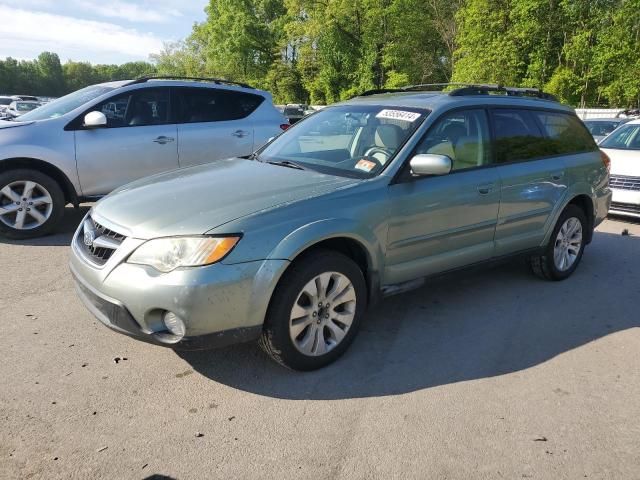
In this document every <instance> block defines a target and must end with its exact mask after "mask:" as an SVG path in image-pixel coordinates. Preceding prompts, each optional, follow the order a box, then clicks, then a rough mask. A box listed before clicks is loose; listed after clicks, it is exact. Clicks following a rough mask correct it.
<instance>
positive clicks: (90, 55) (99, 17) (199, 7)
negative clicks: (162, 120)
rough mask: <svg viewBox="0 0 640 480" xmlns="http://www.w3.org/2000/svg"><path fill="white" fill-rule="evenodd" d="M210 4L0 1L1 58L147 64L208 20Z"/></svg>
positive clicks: (178, 0)
mask: <svg viewBox="0 0 640 480" xmlns="http://www.w3.org/2000/svg"><path fill="white" fill-rule="evenodd" d="M207 3H208V1H207V0H0V58H2V59H4V58H5V57H13V58H17V59H21V60H22V59H33V58H35V57H37V56H38V55H39V54H40V53H41V52H43V51H50V52H55V53H57V54H58V55H59V56H60V60H61V61H62V62H63V63H64V62H66V61H67V60H74V61H87V62H91V63H94V64H96V63H116V64H121V63H125V62H129V61H135V60H148V59H149V54H151V53H157V52H159V51H160V50H161V49H162V46H163V42H171V41H176V40H181V39H183V38H185V37H186V36H188V35H189V33H191V27H192V26H193V23H194V22H200V21H202V20H204V19H205V13H204V7H205V5H206V4H207Z"/></svg>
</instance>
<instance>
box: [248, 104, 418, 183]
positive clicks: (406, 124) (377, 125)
mask: <svg viewBox="0 0 640 480" xmlns="http://www.w3.org/2000/svg"><path fill="white" fill-rule="evenodd" d="M428 113H429V112H428V111H427V110H422V109H418V108H409V107H392V106H381V105H341V106H336V107H327V108H325V109H323V110H320V111H319V112H317V113H314V114H313V115H311V116H309V117H307V118H306V119H304V120H303V121H301V122H300V123H297V124H296V125H295V126H294V127H292V128H290V129H289V130H287V131H286V132H284V133H283V134H282V135H280V136H279V137H278V138H276V139H275V140H274V141H273V142H271V143H270V144H268V145H267V146H266V147H265V148H264V149H263V150H262V151H261V152H259V156H258V160H261V161H265V162H272V163H286V162H293V163H295V164H298V165H300V166H302V167H303V168H309V169H312V170H318V171H322V172H325V173H329V174H333V175H340V176H348V177H355V178H368V177H372V176H375V175H377V174H379V173H380V172H381V171H382V170H383V169H384V167H385V165H388V163H389V162H390V161H391V160H392V159H393V157H394V156H395V154H396V153H397V152H398V150H399V149H400V147H401V146H402V145H403V144H404V143H405V141H406V140H407V139H408V138H409V137H410V136H411V135H412V134H413V133H414V132H415V130H416V128H417V127H418V126H419V125H420V124H421V123H422V122H423V121H424V119H425V118H426V116H427V115H428Z"/></svg>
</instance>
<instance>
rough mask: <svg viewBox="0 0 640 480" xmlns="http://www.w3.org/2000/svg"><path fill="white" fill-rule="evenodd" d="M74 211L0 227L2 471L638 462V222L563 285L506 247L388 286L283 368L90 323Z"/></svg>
mask: <svg viewBox="0 0 640 480" xmlns="http://www.w3.org/2000/svg"><path fill="white" fill-rule="evenodd" d="M85 212H86V207H85V208H84V209H81V211H78V212H76V211H74V210H73V209H71V208H69V209H68V211H67V213H66V216H65V222H64V225H63V226H62V227H61V229H60V230H61V231H60V232H59V233H57V234H56V235H53V236H49V237H46V238H42V239H37V240H33V241H29V242H8V241H2V240H0V272H2V287H1V288H0V328H1V332H2V343H3V345H2V348H1V350H0V352H1V353H2V357H1V358H0V478H3V479H4V478H7V479H14V478H16V479H17V478H20V479H27V478H47V479H52V478H79V479H89V478H105V479H142V478H168V477H169V478H175V479H203V478H212V479H213V478H220V479H229V478H238V479H261V478H265V479H267V478H269V479H270V478H278V479H289V478H305V479H306V478H308V479H324V478H327V479H365V478H366V479H378V478H379V479H393V478H397V479H411V478H416V479H427V478H428V479H499V478H507V479H516V478H517V479H520V478H533V479H553V480H556V479H565V478H566V479H582V478H591V479H625V480H626V479H637V478H640V469H639V467H640V400H639V399H640V353H639V351H640V329H639V328H638V327H639V326H640V308H639V307H640V223H634V222H629V221H626V220H620V219H615V220H607V221H606V222H605V223H604V224H603V225H601V227H600V228H599V229H598V231H597V233H596V234H595V237H594V240H593V243H592V244H591V245H589V246H588V247H587V250H586V252H585V256H584V258H583V261H582V264H581V265H580V267H579V269H578V270H577V272H576V273H575V275H574V276H573V277H571V278H570V279H568V280H567V281H564V282H559V283H552V282H545V281H543V280H540V279H538V278H536V277H534V276H533V275H531V274H530V273H529V272H528V270H527V268H526V266H525V264H524V263H523V262H522V261H513V262H510V263H506V264H502V265H498V266H492V267H488V268H483V269H480V270H473V271H468V272H461V273H457V274H455V275H449V276H446V277H442V278H439V279H437V280H432V281H429V282H428V283H427V284H426V285H425V286H424V287H422V288H421V289H419V290H415V291H413V292H409V293H405V294H402V295H398V296H395V297H391V298H389V299H387V300H385V301H384V302H383V303H382V304H380V305H379V306H377V307H376V308H375V309H373V310H372V311H371V312H369V316H368V319H367V320H366V322H365V323H364V324H363V328H362V330H361V332H360V334H359V335H358V338H357V339H356V341H355V343H354V344H353V345H352V347H351V348H350V350H349V351H348V352H347V354H346V355H345V356H344V357H343V358H342V359H341V360H339V361H338V362H337V363H335V364H333V365H331V366H329V367H327V368H325V369H323V370H320V371H316V372H312V373H297V372H292V371H289V370H286V369H284V368H282V367H280V366H278V365H276V364H275V363H273V362H272V361H270V360H269V358H268V357H267V356H266V355H265V354H263V353H262V352H261V350H260V349H259V348H258V346H257V345H254V344H245V345H239V346H235V347H231V348H227V349H224V350H218V351H209V352H193V353H176V352H173V351H172V350H169V349H165V348H162V347H156V346H152V345H147V344H144V343H140V342H137V341H135V340H132V339H130V338H128V337H125V336H122V335H119V334H116V333H113V332H111V331H109V330H107V329H106V328H105V327H103V326H102V325H101V324H99V323H98V321H97V320H95V319H93V317H92V316H91V315H90V314H89V313H88V312H87V311H86V310H85V308H84V307H83V306H82V305H81V303H80V301H79V300H78V298H77V297H76V294H75V291H74V288H73V284H72V281H71V277H70V274H69V272H68V268H67V259H68V255H69V248H68V244H69V241H70V238H71V234H72V231H73V229H74V228H75V226H76V225H77V223H78V222H79V221H80V219H81V218H82V215H84V213H85ZM624 230H627V232H628V235H623V231H624Z"/></svg>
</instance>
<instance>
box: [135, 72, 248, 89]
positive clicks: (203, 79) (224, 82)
mask: <svg viewBox="0 0 640 480" xmlns="http://www.w3.org/2000/svg"><path fill="white" fill-rule="evenodd" d="M149 80H192V81H196V82H211V83H217V84H218V85H236V86H238V87H243V88H255V87H252V86H251V85H247V84H246V83H242V82H233V81H231V80H225V79H223V78H207V77H181V76H179V75H145V76H144V77H138V78H136V79H135V80H132V81H131V82H130V83H129V84H128V85H135V84H136V83H145V82H147V81H149Z"/></svg>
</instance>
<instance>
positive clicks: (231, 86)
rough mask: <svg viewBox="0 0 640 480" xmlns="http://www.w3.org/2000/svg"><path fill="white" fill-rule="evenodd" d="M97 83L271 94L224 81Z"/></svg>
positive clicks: (265, 95) (109, 85)
mask: <svg viewBox="0 0 640 480" xmlns="http://www.w3.org/2000/svg"><path fill="white" fill-rule="evenodd" d="M99 85H101V86H104V87H112V88H121V87H126V86H136V85H140V86H144V85H153V86H155V87H158V86H160V87H208V88H220V89H225V90H234V91H240V92H247V93H254V94H257V95H262V96H263V97H267V96H268V97H270V96H271V94H270V93H269V92H267V91H264V90H259V89H257V88H253V87H250V86H243V85H236V84H234V83H224V81H215V80H211V81H205V80H180V79H166V78H149V79H146V80H144V81H140V80H117V81H113V82H104V83H100V84H99Z"/></svg>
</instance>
